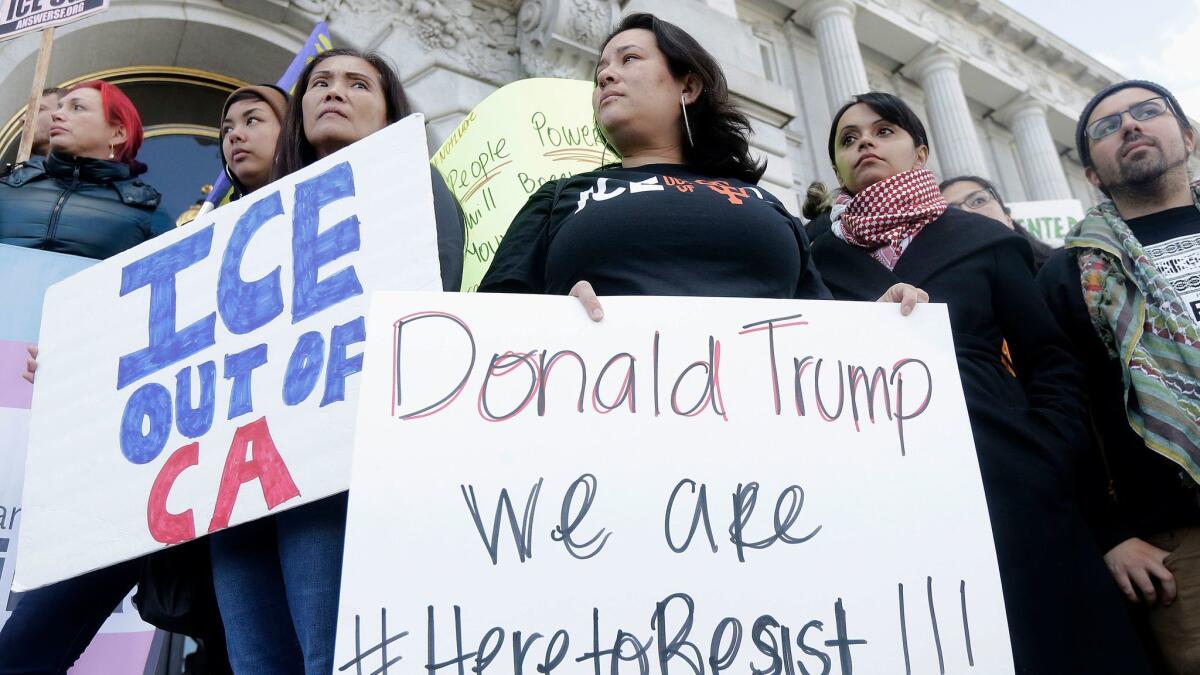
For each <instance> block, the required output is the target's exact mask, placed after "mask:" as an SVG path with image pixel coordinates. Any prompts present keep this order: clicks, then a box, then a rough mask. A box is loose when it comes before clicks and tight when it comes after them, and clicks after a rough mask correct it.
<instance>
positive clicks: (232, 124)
mask: <svg viewBox="0 0 1200 675" xmlns="http://www.w3.org/2000/svg"><path fill="white" fill-rule="evenodd" d="M287 107H288V95H287V93H286V92H284V91H283V90H282V89H280V88H279V87H276V86H274V85H270V84H260V85H255V86H250V87H242V88H240V89H237V90H234V92H233V93H232V94H230V95H229V98H227V99H225V106H224V107H223V108H222V109H221V167H222V170H224V172H225V176H226V177H227V178H229V183H230V185H232V186H233V199H235V200H236V199H239V198H241V197H243V196H245V195H246V194H248V193H250V192H253V191H255V190H257V189H258V188H260V187H262V186H264V185H266V184H267V183H269V182H271V170H272V168H273V166H274V162H275V146H276V143H277V142H278V140H279V132H280V130H281V129H282V128H283V120H284V119H286V117H287Z"/></svg>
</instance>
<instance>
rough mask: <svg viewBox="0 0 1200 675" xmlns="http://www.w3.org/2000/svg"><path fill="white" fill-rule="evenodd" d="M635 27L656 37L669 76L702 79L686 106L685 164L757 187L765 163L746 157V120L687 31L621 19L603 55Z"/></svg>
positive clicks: (643, 19) (647, 18)
mask: <svg viewBox="0 0 1200 675" xmlns="http://www.w3.org/2000/svg"><path fill="white" fill-rule="evenodd" d="M637 28H641V29H643V30H648V31H650V32H651V33H653V34H654V41H655V43H656V44H657V45H658V49H659V51H661V52H662V53H663V56H665V57H666V59H667V68H668V69H669V70H670V71H671V74H672V75H674V76H675V77H684V76H686V75H688V74H689V73H690V74H692V75H695V76H696V77H697V78H699V79H700V86H701V89H700V95H699V96H698V97H697V98H696V100H695V101H694V102H692V103H691V104H690V105H689V106H688V107H687V110H688V123H689V125H690V126H691V129H692V139H693V142H692V143H684V144H683V161H684V164H685V165H686V166H687V167H688V168H689V169H691V170H693V171H695V172H697V173H700V174H704V175H708V176H712V177H714V178H736V179H738V180H741V181H744V182H747V183H757V182H758V179H760V178H762V175H763V172H765V171H766V170H767V163H766V161H764V160H761V159H760V160H755V159H754V157H752V156H751V155H750V141H749V140H748V137H749V135H750V131H751V128H750V120H749V119H748V118H747V117H746V116H745V115H744V114H742V112H741V111H739V110H738V109H737V108H736V107H735V106H734V105H733V103H732V102H731V101H730V100H729V84H728V83H727V82H726V80H725V72H724V71H722V70H721V66H720V65H719V64H718V63H717V60H716V59H715V58H713V56H712V54H709V53H708V51H707V50H706V49H704V47H702V46H700V43H699V42H697V41H696V38H694V37H692V36H691V35H690V34H688V32H687V31H685V30H683V29H682V28H680V27H679V26H676V25H675V24H673V23H670V22H667V21H663V20H662V19H660V18H658V17H656V16H654V15H653V14H647V13H645V12H639V13H636V14H630V15H629V16H626V17H625V18H624V19H622V20H621V23H620V25H618V26H617V28H616V29H615V30H614V31H613V32H612V33H609V35H608V37H607V38H605V39H604V43H603V44H602V45H601V47H600V49H601V51H603V50H604V47H606V46H608V43H609V42H611V41H612V39H613V38H614V37H616V36H617V34H619V33H623V32H625V31H627V30H633V29H637ZM606 141H607V139H606Z"/></svg>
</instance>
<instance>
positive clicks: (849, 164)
mask: <svg viewBox="0 0 1200 675" xmlns="http://www.w3.org/2000/svg"><path fill="white" fill-rule="evenodd" d="M927 138H928V137H927V135H926V132H925V128H924V126H923V125H922V124H921V121H920V120H919V119H918V118H917V116H916V114H915V113H913V111H912V109H911V108H909V107H908V106H907V105H905V104H904V102H903V101H901V100H900V99H899V98H897V97H895V96H893V95H891V94H882V93H868V94H861V95H858V96H855V97H854V98H853V99H852V100H851V101H850V102H849V103H847V104H846V105H844V106H843V107H842V108H841V109H840V110H839V111H838V112H837V114H836V115H834V118H833V126H832V128H831V129H830V134H829V159H830V161H831V162H832V163H833V166H834V171H835V172H836V173H837V176H838V180H839V182H840V183H841V186H842V189H843V190H844V194H842V195H839V196H838V198H837V200H836V203H835V204H834V206H833V209H832V214H831V219H832V225H831V227H830V231H828V232H825V233H822V234H821V235H820V236H818V237H817V239H816V241H815V242H814V244H813V255H814V258H815V260H816V262H817V265H818V266H819V267H820V269H821V271H822V275H823V277H824V279H825V281H826V283H827V284H828V285H829V288H830V290H831V291H832V292H833V295H834V297H835V298H838V299H845V300H865V299H870V298H874V297H875V296H876V295H878V294H879V293H880V292H881V291H882V289H885V288H887V287H888V286H890V285H892V284H895V283H897V282H901V281H905V282H908V283H911V284H914V285H917V286H920V287H921V288H922V289H924V290H926V291H927V292H928V293H929V296H930V298H931V301H933V302H945V303H948V305H949V314H950V324H951V328H952V330H953V333H954V344H955V352H956V355H957V358H958V367H959V372H960V375H961V377H962V384H963V393H964V395H965V398H966V402H967V410H968V414H969V417H970V420H971V428H972V432H973V435H974V439H975V447H976V452H977V454H978V458H979V465H980V472H981V474H982V478H983V485H984V492H985V494H986V497H987V503H988V509H989V513H990V515H991V521H992V533H993V536H994V537H995V541H996V555H997V559H998V562H999V566H1000V575H1001V581H1002V584H1003V587H1004V599H1005V604H1006V608H1007V611H1008V625H1009V631H1010V635H1011V638H1012V647H1013V656H1014V659H1015V662H1016V666H1017V672H1019V673H1046V674H1051V673H1053V674H1056V675H1061V674H1062V673H1141V672H1147V668H1148V666H1147V665H1146V664H1145V663H1144V657H1143V655H1142V654H1141V653H1140V651H1139V650H1138V644H1137V640H1136V638H1135V636H1134V634H1133V630H1132V627H1131V625H1130V624H1129V621H1128V616H1127V615H1126V613H1125V611H1124V609H1123V608H1122V607H1121V604H1120V597H1119V595H1118V593H1117V591H1116V588H1115V587H1114V586H1113V584H1112V582H1111V580H1110V579H1109V578H1108V575H1107V574H1106V572H1105V570H1104V568H1103V566H1102V565H1101V564H1100V561H1099V556H1098V553H1097V551H1096V547H1095V545H1094V543H1093V542H1092V541H1091V539H1090V537H1089V536H1088V532H1087V529H1086V526H1085V524H1084V521H1083V518H1082V516H1081V515H1080V514H1079V513H1078V509H1077V507H1076V505H1075V504H1074V502H1073V500H1072V497H1071V494H1070V491H1069V489H1068V487H1067V486H1066V484H1065V480H1064V474H1069V473H1070V472H1071V471H1072V465H1073V464H1074V463H1075V462H1076V461H1077V457H1076V450H1077V449H1078V448H1081V447H1085V446H1086V443H1087V436H1086V431H1085V429H1084V422H1083V419H1084V415H1085V410H1084V406H1083V401H1084V392H1083V388H1082V384H1083V373H1082V371H1081V368H1080V366H1079V364H1078V363H1077V362H1076V361H1075V360H1074V359H1072V358H1071V354H1070V348H1069V346H1068V344H1067V341H1066V338H1065V337H1064V336H1063V335H1062V334H1061V333H1060V332H1059V330H1058V327H1057V326H1056V325H1055V323H1054V318H1053V316H1052V315H1051V314H1050V311H1049V310H1048V308H1047V307H1046V305H1045V303H1044V302H1043V300H1042V298H1041V295H1040V294H1039V293H1038V288H1037V285H1036V283H1035V281H1034V277H1033V271H1032V261H1031V260H1030V253H1029V247H1028V245H1027V244H1026V243H1025V242H1024V241H1023V240H1022V239H1021V238H1020V237H1019V236H1017V235H1015V234H1013V233H1012V232H1010V231H1009V230H1008V229H1006V228H1005V227H1003V226H1001V225H999V224H998V223H996V222H994V221H992V220H990V219H987V218H984V217H982V216H980V215H978V214H974V213H968V212H966V211H961V210H957V209H948V208H947V206H946V202H945V200H944V199H943V198H942V196H941V193H940V192H939V191H938V189H937V183H936V180H935V179H934V176H933V174H932V173H931V172H930V171H929V170H928V169H926V168H925V162H926V160H927V159H928V155H929V142H928V140H927ZM1004 338H1007V340H1008V344H1009V345H1010V347H1011V349H1012V355H1013V363H1014V366H1015V369H1016V372H1017V374H1018V377H1017V378H1014V377H1012V376H1011V375H1010V374H1009V373H1008V372H1007V371H1006V370H1005V369H1004V367H1003V366H1002V365H1001V357H1000V352H1001V343H1002V341H1003V339H1004ZM948 534H950V536H953V535H952V534H951V533H948Z"/></svg>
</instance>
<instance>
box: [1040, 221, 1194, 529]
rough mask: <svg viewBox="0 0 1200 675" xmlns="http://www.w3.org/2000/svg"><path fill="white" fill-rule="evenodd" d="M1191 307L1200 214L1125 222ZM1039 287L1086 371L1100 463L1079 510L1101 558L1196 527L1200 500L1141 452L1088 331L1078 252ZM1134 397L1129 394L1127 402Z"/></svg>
mask: <svg viewBox="0 0 1200 675" xmlns="http://www.w3.org/2000/svg"><path fill="white" fill-rule="evenodd" d="M1125 223H1126V225H1128V226H1129V229H1130V230H1131V231H1132V232H1133V234H1134V236H1135V237H1137V240H1138V242H1139V243H1141V245H1142V247H1143V249H1144V250H1145V251H1146V254H1147V255H1148V256H1149V257H1150V258H1151V260H1153V261H1154V264H1155V266H1156V267H1158V269H1159V270H1160V271H1161V272H1162V273H1163V274H1164V275H1165V276H1166V277H1167V278H1168V279H1169V280H1170V281H1171V283H1172V284H1173V285H1175V288H1176V289H1177V290H1178V291H1179V292H1180V295H1181V296H1182V297H1183V299H1184V300H1185V301H1186V302H1187V303H1188V305H1189V306H1192V305H1191V302H1193V301H1197V300H1200V297H1197V296H1198V295H1200V210H1197V209H1196V207H1195V206H1181V207H1178V208H1173V209H1167V210H1165V211H1160V212H1158V213H1153V214H1150V215H1148V216H1143V217H1141V218H1132V219H1130V220H1127V221H1125ZM1038 284H1039V285H1040V286H1041V287H1042V292H1043V294H1044V295H1045V296H1046V301H1047V303H1048V304H1049V305H1050V308H1051V309H1052V310H1053V311H1054V314H1055V317H1056V318H1057V319H1058V322H1059V325H1060V326H1061V327H1062V328H1063V331H1064V332H1066V333H1067V335H1068V336H1069V337H1070V338H1071V341H1072V343H1073V344H1074V346H1075V349H1076V351H1075V355H1076V356H1077V357H1078V358H1079V359H1080V360H1081V361H1083V364H1084V367H1085V368H1086V371H1087V378H1088V394H1089V397H1090V399H1091V409H1092V422H1093V424H1094V425H1095V428H1096V432H1097V434H1098V436H1099V439H1100V445H1101V448H1102V449H1103V455H1102V456H1101V455H1100V453H1097V455H1096V458H1095V459H1096V461H1095V462H1094V464H1093V465H1092V466H1091V467H1090V469H1091V471H1090V473H1091V479H1090V481H1089V485H1085V486H1084V506H1085V508H1086V510H1087V511H1088V516H1089V521H1090V522H1091V524H1092V526H1093V529H1094V531H1095V533H1096V537H1097V539H1098V543H1099V544H1100V547H1101V549H1102V550H1105V551H1107V550H1108V549H1110V548H1112V547H1113V546H1116V545H1117V544H1119V543H1121V542H1122V541H1125V540H1126V539H1128V538H1130V537H1134V536H1140V537H1145V536H1146V535H1150V534H1156V533H1159V532H1163V531H1166V530H1169V529H1173V528H1179V527H1197V526H1200V501H1198V500H1200V494H1198V492H1197V489H1196V484H1195V483H1194V482H1193V481H1191V479H1189V478H1187V477H1185V476H1184V475H1182V473H1181V470H1180V468H1179V466H1178V465H1176V464H1175V463H1174V462H1172V461H1171V460H1169V459H1167V458H1165V457H1163V456H1162V455H1160V454H1158V453H1157V452H1155V451H1154V450H1152V449H1150V448H1148V447H1146V444H1145V441H1143V440H1142V438H1141V437H1140V436H1138V434H1137V432H1135V431H1134V430H1133V428H1132V427H1130V426H1129V422H1128V420H1127V418H1126V411H1125V407H1126V404H1127V403H1128V401H1127V400H1126V397H1125V389H1124V384H1123V381H1122V368H1123V367H1124V366H1123V365H1122V364H1121V363H1120V362H1119V361H1118V360H1117V359H1115V358H1113V357H1111V356H1110V355H1109V353H1108V349H1107V348H1106V347H1105V346H1104V343H1103V342H1101V340H1100V336H1099V335H1098V334H1097V333H1096V329H1095V328H1094V327H1093V326H1092V320H1091V317H1090V316H1089V315H1088V309H1087V306H1086V305H1085V304H1084V302H1083V288H1082V282H1081V280H1080V272H1079V262H1078V259H1077V258H1076V255H1075V252H1074V251H1072V250H1069V249H1066V250H1058V251H1055V253H1054V254H1053V255H1052V256H1051V257H1050V259H1049V260H1048V261H1047V262H1046V264H1045V266H1044V267H1042V270H1041V272H1039V273H1038ZM1130 400H1134V399H1132V393H1131V399H1130Z"/></svg>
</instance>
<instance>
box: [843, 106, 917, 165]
mask: <svg viewBox="0 0 1200 675" xmlns="http://www.w3.org/2000/svg"><path fill="white" fill-rule="evenodd" d="M859 103H861V104H863V105H865V106H867V107H868V108H870V109H871V110H873V111H874V112H875V114H876V115H879V116H880V117H882V118H883V120H884V121H885V122H891V123H892V124H895V125H896V126H898V127H900V128H901V129H903V130H905V131H907V132H908V135H909V136H912V138H913V145H915V146H916V147H918V148H919V147H921V146H922V145H924V146H925V147H929V134H927V133H925V125H924V124H921V118H919V117H917V114H916V113H915V112H913V109H912V108H910V107H908V104H907V103H905V102H904V101H902V100H901V99H900V97H899V96H896V95H894V94H886V93H884V92H881V91H869V92H867V93H865V94H858V95H857V96H853V97H851V98H850V100H849V101H848V102H847V103H846V105H844V106H842V107H841V108H839V109H838V111H837V112H836V113H834V115H833V124H831V125H829V162H830V163H831V164H836V163H837V162H836V160H834V158H833V151H834V144H835V143H836V142H837V129H838V122H840V121H841V120H842V115H845V114H846V111H847V110H849V109H850V108H852V107H854V106H856V105H858V104H859Z"/></svg>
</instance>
